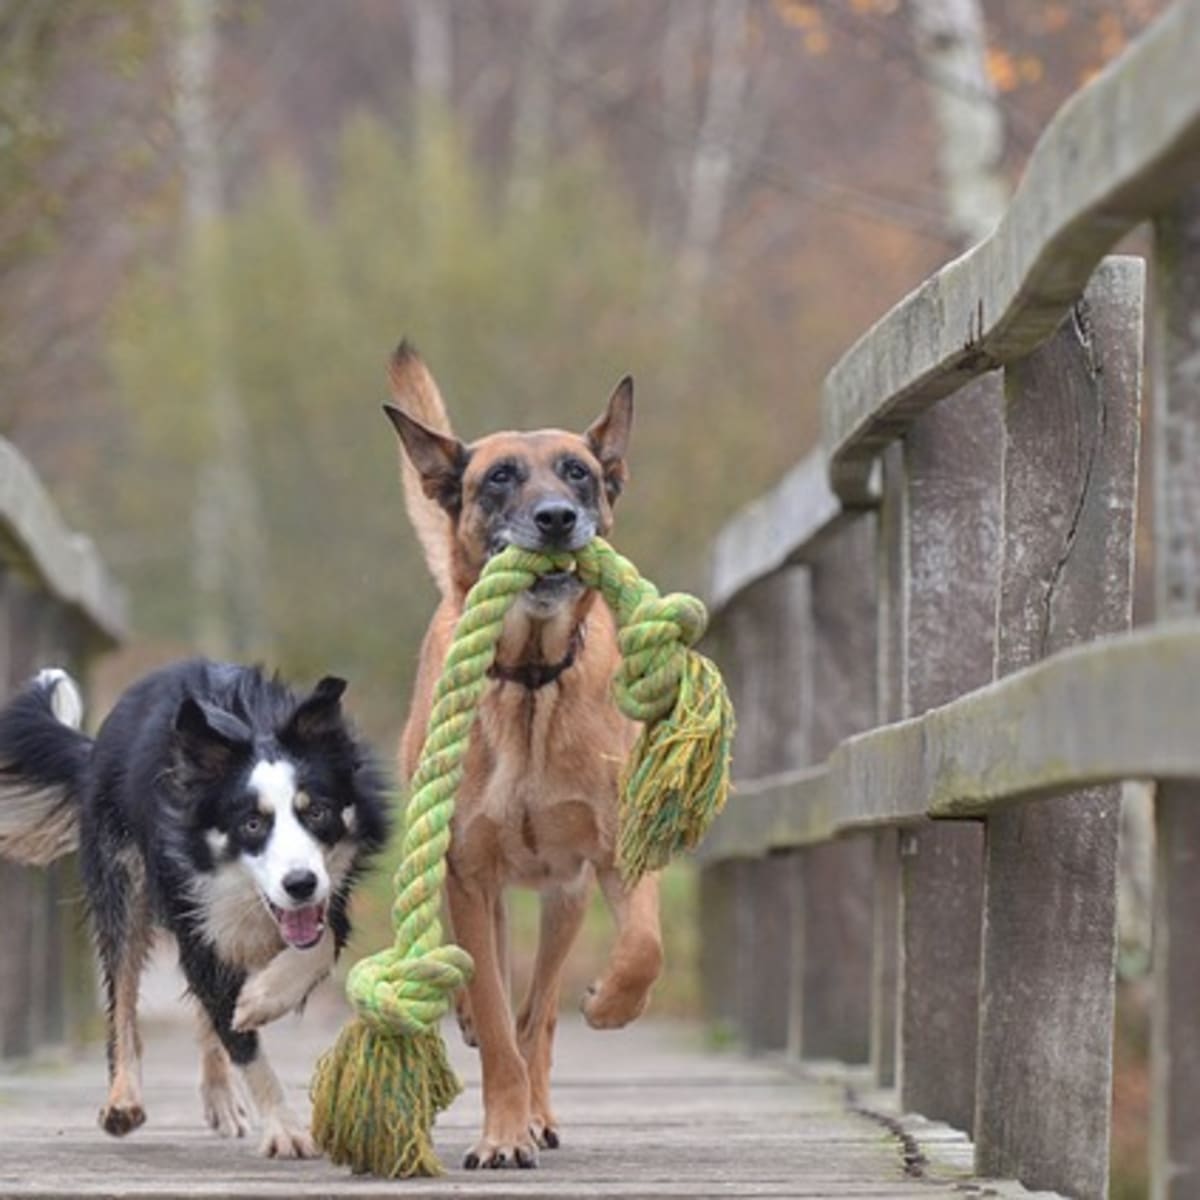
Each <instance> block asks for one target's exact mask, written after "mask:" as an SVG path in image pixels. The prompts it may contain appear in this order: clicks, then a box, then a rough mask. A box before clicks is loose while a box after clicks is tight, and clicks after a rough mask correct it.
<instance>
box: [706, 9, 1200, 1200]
mask: <svg viewBox="0 0 1200 1200" xmlns="http://www.w3.org/2000/svg"><path fill="white" fill-rule="evenodd" d="M1198 63H1200V0H1183V2H1181V3H1177V4H1176V5H1174V6H1173V7H1172V8H1171V9H1169V10H1168V11H1167V12H1166V13H1165V14H1164V15H1163V16H1162V17H1161V18H1160V19H1159V20H1158V21H1157V23H1156V24H1154V25H1153V26H1152V27H1151V28H1150V29H1149V30H1148V31H1147V32H1146V34H1145V35H1144V36H1143V37H1142V38H1141V39H1140V40H1139V41H1138V42H1136V43H1135V44H1134V45H1132V46H1131V47H1130V48H1129V50H1128V51H1127V52H1126V53H1125V54H1124V55H1123V56H1122V57H1121V58H1119V59H1118V60H1117V61H1115V62H1114V63H1112V64H1111V65H1110V66H1109V67H1108V68H1107V69H1106V70H1105V71H1104V72H1103V73H1102V74H1101V75H1099V76H1098V77H1097V78H1095V79H1094V80H1093V81H1092V82H1091V83H1090V84H1089V85H1088V86H1087V87H1086V88H1084V89H1083V90H1082V91H1081V92H1079V93H1078V94H1077V95H1076V96H1074V97H1073V98H1072V99H1071V100H1070V101H1069V102H1068V103H1067V105H1066V106H1065V107H1064V108H1063V109H1062V111H1061V112H1060V113H1059V114H1058V116H1057V117H1056V118H1055V120H1054V121H1053V122H1052V124H1051V125H1050V126H1049V128H1048V129H1047V130H1046V132H1045V134H1044V135H1043V137H1042V138H1041V139H1040V141H1039V143H1038V146H1037V148H1036V150H1035V152H1034V154H1033V157H1032V159H1031V160H1030V163H1029V166H1028V169H1027V172H1026V175H1025V179H1024V181H1023V183H1022V185H1021V187H1020V189H1019V191H1018V192H1017V194H1016V196H1015V198H1014V199H1013V202H1012V204H1011V206H1010V207H1009V210H1008V212H1007V214H1006V215H1005V217H1004V219H1003V220H1002V222H1001V223H1000V225H999V226H998V228H997V229H996V231H995V232H994V233H993V234H992V236H990V237H989V238H988V239H987V240H986V241H984V242H983V243H981V244H980V245H978V246H976V247H975V248H974V249H973V250H971V251H970V252H969V253H967V254H965V255H963V256H962V257H961V258H960V259H958V260H957V261H955V262H953V263H951V264H949V265H948V266H946V267H945V268H943V269H942V270H941V271H939V272H938V273H937V274H936V275H935V276H933V277H932V278H931V279H929V280H927V281H926V282H925V283H924V284H923V285H921V286H920V287H919V288H917V289H916V291H914V292H913V293H912V294H911V295H910V296H908V297H907V298H906V299H905V300H903V301H902V302H901V303H900V304H898V305H897V306H896V307H895V308H894V309H892V311H891V312H889V313H888V314H887V315H886V316H885V317H884V318H883V319H882V320H881V321H879V322H878V323H877V324H876V325H875V326H874V327H873V328H872V329H871V330H869V331H868V332H867V333H866V334H864V335H863V336H862V337H861V338H860V339H859V341H858V342H857V343H856V344H855V345H854V346H853V347H852V348H851V349H850V351H849V352H848V353H847V354H846V355H845V357H844V358H843V359H842V360H841V361H840V362H839V363H838V364H837V366H836V367H835V368H834V369H833V371H832V372H831V373H830V375H829V377H828V379H827V381H826V385H825V393H824V409H823V420H824V434H825V436H824V443H823V449H822V450H821V451H819V452H817V453H815V454H813V455H811V456H810V457H809V458H807V459H805V460H804V461H803V462H802V463H801V464H800V465H799V466H798V467H796V468H795V469H794V470H793V471H792V473H791V474H790V475H788V476H787V478H785V479H784V480H783V481H782V483H781V484H780V485H779V486H778V487H777V488H776V489H775V490H774V491H773V492H772V493H770V494H769V495H767V496H765V497H763V498H762V499H760V500H759V501H757V502H756V503H755V504H753V505H751V506H750V507H748V508H747V509H746V510H745V511H744V512H742V513H741V514H739V515H738V516H737V517H736V518H735V519H734V520H733V521H732V522H731V523H730V524H729V525H728V526H727V527H726V528H725V530H723V531H722V533H721V534H720V536H719V538H718V540H717V544H716V547H715V553H714V565H713V573H712V581H711V589H710V592H711V594H710V601H711V606H712V608H713V610H714V612H715V621H714V635H713V642H714V645H715V647H716V653H717V655H718V657H719V658H720V660H721V663H722V666H723V668H724V669H725V671H726V673H727V676H728V678H729V680H730V684H731V688H732V690H733V693H734V699H735V702H736V704H737V708H738V714H739V733H738V740H737V743H736V746H735V777H736V778H737V780H738V787H737V790H736V792H735V794H734V796H733V797H732V799H731V800H730V803H729V806H728V808H727V810H726V812H725V813H724V814H723V816H722V817H721V818H720V819H719V821H718V822H717V824H716V825H715V826H714V828H713V831H712V833H711V835H710V837H709V839H708V841H707V843H706V845H705V847H704V849H703V853H702V859H701V862H702V868H703V869H702V875H701V905H702V923H703V934H702V946H703V950H702V956H703V974H704V982H705V994H706V1001H707V1004H708V1009H709V1013H710V1015H711V1016H712V1017H714V1018H718V1019H721V1020H723V1021H727V1022H731V1023H733V1025H734V1026H735V1027H736V1028H737V1030H738V1031H739V1032H740V1035H741V1037H742V1038H743V1040H744V1041H745V1042H746V1043H747V1044H748V1045H749V1046H750V1047H751V1048H754V1049H763V1048H787V1049H788V1050H789V1051H790V1052H791V1053H793V1054H795V1055H798V1056H801V1057H808V1058H828V1057H836V1058H841V1059H844V1060H847V1061H851V1062H864V1063H869V1064H870V1065H871V1068H872V1070H873V1072H874V1075H875V1078H876V1080H877V1082H878V1083H879V1084H880V1085H882V1086H894V1087H895V1088H896V1089H897V1091H898V1102H899V1105H900V1107H901V1108H902V1109H903V1110H905V1111H909V1112H916V1113H920V1114H922V1115H924V1116H925V1117H928V1118H931V1119H935V1120H940V1121H945V1122H948V1123H949V1124H951V1125H954V1126H956V1127H958V1128H960V1129H963V1130H966V1131H968V1132H969V1133H970V1134H971V1136H972V1138H973V1141H974V1145H975V1155H976V1168H977V1171H978V1172H979V1173H980V1174H983V1175H992V1176H1003V1177H1010V1178H1011V1177H1016V1178H1019V1179H1020V1180H1021V1181H1022V1182H1024V1183H1025V1184H1026V1185H1027V1186H1029V1187H1035V1188H1042V1189H1049V1190H1054V1191H1058V1192H1061V1193H1064V1194H1066V1195H1070V1196H1080V1197H1088V1198H1093V1197H1095V1198H1098V1197H1102V1196H1104V1195H1105V1194H1106V1190H1107V1183H1108V1160H1109V1131H1110V1130H1109V1127H1110V1109H1111V1101H1110V1096H1111V1086H1112V1042H1113V1004H1114V962H1115V949H1116V947H1115V892H1116V888H1115V883H1116V862H1117V837H1118V816H1119V787H1118V785H1119V783H1120V781H1123V780H1139V779H1145V780H1153V781H1156V783H1157V789H1156V791H1157V794H1156V802H1155V803H1156V816H1155V820H1156V827H1157V863H1156V903H1155V932H1154V966H1153V986H1154V994H1155V1001H1154V1011H1153V1026H1154V1029H1153V1052H1152V1074H1153V1136H1152V1143H1153V1145H1152V1164H1151V1170H1152V1178H1153V1189H1154V1194H1155V1195H1156V1196H1170V1197H1176V1198H1182V1197H1197V1196H1200V620H1197V619H1195V618H1197V617H1200V68H1198V66H1197V64H1198ZM1145 222H1150V223H1152V224H1153V234H1154V243H1153V244H1154V250H1153V254H1154V264H1153V267H1154V270H1153V279H1154V283H1155V296H1154V303H1153V304H1152V305H1151V306H1150V314H1149V315H1150V318H1151V322H1150V323H1151V335H1152V336H1151V337H1150V339H1149V343H1148V344H1149V345H1150V346H1151V347H1152V355H1153V365H1152V377H1153V380H1154V385H1155V390H1154V402H1153V406H1152V407H1153V412H1152V413H1150V414H1148V416H1149V421H1148V427H1149V429H1150V430H1151V431H1152V435H1153V444H1152V448H1151V452H1150V453H1149V454H1148V455H1145V456H1143V457H1144V458H1146V459H1147V460H1148V461H1150V463H1151V469H1152V473H1153V482H1154V496H1155V505H1154V509H1155V511H1154V518H1155V537H1154V539H1153V554H1154V561H1153V566H1154V576H1155V581H1156V605H1157V617H1158V619H1159V620H1160V621H1163V622H1167V621H1169V622H1170V623H1169V624H1161V625H1157V624H1156V625H1154V626H1152V627H1150V628H1147V629H1144V630H1142V631H1140V632H1138V633H1135V634H1131V633H1128V632H1127V631H1128V629H1129V626H1130V619H1131V595H1132V580H1133V568H1134V547H1135V501H1136V495H1137V469H1138V458H1139V430H1140V428H1141V424H1142V420H1141V417H1142V414H1141V411H1140V410H1141V396H1142V358H1143V342H1144V339H1143V299H1144V296H1143V293H1144V286H1145V272H1144V264H1143V263H1142V261H1141V260H1140V259H1137V258H1131V257H1108V258H1105V257H1104V255H1105V254H1106V253H1107V252H1108V251H1109V250H1110V249H1112V247H1113V246H1114V245H1115V243H1116V242H1117V241H1118V240H1119V239H1120V238H1121V237H1122V236H1123V235H1124V234H1125V233H1127V232H1128V231H1130V230H1131V229H1133V228H1134V227H1135V226H1137V225H1140V224H1142V223H1145ZM1187 618H1192V619H1191V620H1188V619H1187Z"/></svg>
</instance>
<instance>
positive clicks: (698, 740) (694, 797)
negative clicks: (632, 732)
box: [618, 651, 734, 884]
mask: <svg viewBox="0 0 1200 1200" xmlns="http://www.w3.org/2000/svg"><path fill="white" fill-rule="evenodd" d="M733 732H734V716H733V705H732V704H731V703H730V700H729V693H728V692H727V691H726V688H725V683H724V680H722V678H721V673H720V671H718V670H717V667H716V665H715V664H714V663H713V662H711V661H710V660H709V659H707V658H705V657H704V655H702V654H697V653H696V652H695V651H689V652H688V661H687V665H686V667H685V669H684V672H683V677H682V678H681V680H680V684H679V695H678V698H677V699H676V701H675V705H674V707H673V708H672V710H671V712H670V713H668V714H667V715H666V716H665V717H662V718H661V719H659V720H657V721H654V722H651V723H650V724H648V725H647V726H646V727H645V728H644V729H643V731H642V735H641V737H640V738H639V739H638V742H637V745H636V746H634V748H633V753H632V754H631V756H630V759H629V763H628V765H627V766H626V769H625V772H624V775H623V777H622V782H621V818H620V820H621V834H620V843H619V846H618V862H619V864H620V869H621V875H622V877H623V878H624V879H625V882H626V883H627V884H633V883H635V882H636V881H637V880H638V879H640V878H641V877H642V875H644V874H645V873H646V872H647V871H657V870H659V869H660V868H661V867H665V866H666V865H667V863H668V862H669V861H670V859H671V857H672V855H674V854H676V853H677V852H678V851H680V850H691V849H693V848H694V847H695V846H696V845H697V844H698V843H699V842H700V840H701V839H702V838H703V837H704V834H705V833H706V832H707V830H708V827H709V825H710V824H711V823H712V821H713V818H714V817H716V815H717V814H718V813H719V812H720V811H721V809H722V808H723V807H724V806H725V800H726V798H727V797H728V795H729V759H730V751H731V747H732V745H733Z"/></svg>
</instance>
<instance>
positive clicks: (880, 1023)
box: [870, 442, 908, 1087]
mask: <svg viewBox="0 0 1200 1200" xmlns="http://www.w3.org/2000/svg"><path fill="white" fill-rule="evenodd" d="M881 468H882V478H883V488H882V495H881V498H880V505H879V516H878V519H877V530H878V533H877V538H876V548H875V559H876V579H877V581H878V585H877V586H878V601H877V604H876V641H877V646H876V683H875V696H876V700H875V703H876V714H875V715H876V720H877V721H879V722H880V723H887V722H890V721H898V720H899V719H900V718H901V717H902V716H903V715H904V608H905V604H906V603H907V600H908V588H907V586H906V580H907V578H908V575H907V566H906V563H907V559H908V546H907V543H906V539H905V537H904V521H905V518H904V506H905V491H906V489H905V486H904V447H903V446H902V445H901V444H900V443H899V442H894V443H893V444H892V445H891V446H889V447H888V448H887V450H886V451H884V454H883V456H882V462H881ZM899 853H900V849H899V840H898V837H897V833H896V830H894V829H884V830H881V831H880V832H879V833H877V834H876V835H875V878H874V881H873V886H872V904H871V907H872V920H871V940H872V944H871V1031H870V1036H871V1046H870V1063H871V1073H872V1075H873V1076H874V1079H875V1082H876V1084H877V1085H878V1086H879V1087H891V1086H892V1085H893V1084H894V1083H895V1082H896V1024H897V1004H896V989H897V984H898V974H899V964H898V961H897V960H898V956H899V924H900V859H899Z"/></svg>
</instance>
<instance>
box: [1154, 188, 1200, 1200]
mask: <svg viewBox="0 0 1200 1200" xmlns="http://www.w3.org/2000/svg"><path fill="white" fill-rule="evenodd" d="M1154 264H1155V270H1154V280H1155V291H1156V300H1157V303H1156V305H1155V318H1156V319H1155V322H1154V340H1153V354H1154V369H1153V378H1154V419H1153V422H1152V428H1153V429H1154V433H1155V446H1154V451H1155V453H1154V471H1153V477H1154V486H1155V504H1154V520H1155V539H1154V544H1155V553H1154V567H1155V608H1156V616H1157V617H1158V619H1159V620H1162V619H1169V618H1177V617H1191V616H1195V615H1197V614H1200V317H1198V314H1200V188H1194V189H1193V190H1192V191H1191V192H1190V193H1189V194H1188V195H1187V196H1186V197H1185V198H1184V200H1183V202H1182V203H1181V204H1180V205H1179V206H1178V207H1177V208H1176V209H1174V210H1173V211H1172V212H1170V213H1166V214H1163V215H1162V216H1160V218H1159V220H1158V221H1157V222H1156V224H1155V243H1154ZM1197 800H1200V788H1197V786H1196V785H1188V784H1182V785H1180V784H1160V785H1159V788H1158V794H1157V796H1156V799H1155V826H1156V843H1157V864H1156V871H1155V893H1156V895H1155V917H1154V1020H1153V1034H1152V1039H1151V1047H1152V1049H1151V1070H1152V1086H1153V1094H1152V1100H1151V1125H1152V1139H1151V1156H1150V1158H1151V1163H1150V1177H1151V1193H1152V1195H1153V1196H1154V1197H1155V1198H1156V1200H1168V1198H1169V1200H1197V1198H1198V1197H1200V1139H1198V1138H1197V1137H1196V1126H1195V1114H1196V1113H1197V1112H1200V1006H1198V1005H1197V1003H1196V998H1197V996H1198V995H1200V943H1198V942H1197V939H1196V937H1195V930H1196V928H1197V925H1198V924H1200V871H1198V870H1197V859H1198V858H1200V803H1197Z"/></svg>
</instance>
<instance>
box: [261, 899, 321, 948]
mask: <svg viewBox="0 0 1200 1200" xmlns="http://www.w3.org/2000/svg"><path fill="white" fill-rule="evenodd" d="M267 907H268V908H269V909H270V910H271V916H273V917H274V918H275V923H276V924H277V925H278V926H279V932H280V933H281V934H282V935H283V940H284V941H285V942H287V944H288V945H289V946H293V947H295V949H297V950H308V949H310V948H311V947H313V946H315V945H316V944H317V943H318V942H319V941H320V940H321V934H323V933H324V932H325V902H324V901H322V902H321V903H320V904H305V905H302V906H301V907H300V908H280V907H279V905H277V904H272V903H271V902H270V901H269V900H268V901H267Z"/></svg>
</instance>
